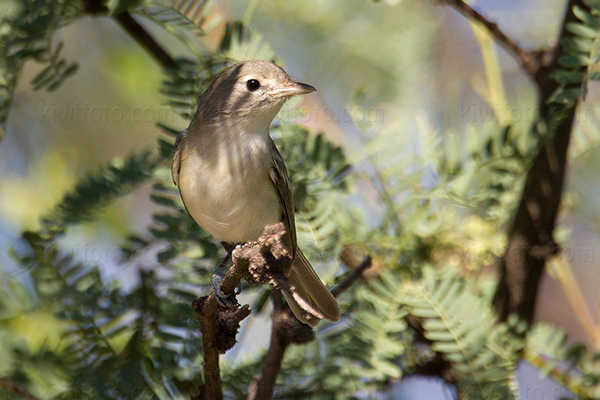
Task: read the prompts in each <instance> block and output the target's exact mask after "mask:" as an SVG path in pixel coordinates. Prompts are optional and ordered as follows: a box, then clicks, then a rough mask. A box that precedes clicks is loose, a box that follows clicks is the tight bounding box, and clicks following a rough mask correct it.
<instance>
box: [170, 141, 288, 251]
mask: <svg viewBox="0 0 600 400" xmlns="http://www.w3.org/2000/svg"><path fill="white" fill-rule="evenodd" d="M267 139H268V140H270V138H268V136H267ZM202 145H208V146H210V152H207V148H206V147H204V150H203V151H200V149H201V148H202V147H201V146H202ZM269 145H270V143H268V142H266V141H264V140H262V139H261V138H260V137H250V138H248V139H247V140H245V141H243V142H242V143H238V145H232V143H230V142H229V143H202V144H196V145H192V146H186V149H185V152H184V153H183V155H182V160H181V162H182V165H181V170H180V178H179V179H180V184H179V187H180V191H181V197H182V199H183V202H184V204H185V206H186V208H187V210H188V212H189V213H190V215H191V216H192V218H193V219H194V220H195V221H196V222H197V223H198V224H199V225H200V226H201V227H202V228H204V229H205V230H206V231H208V233H210V234H211V235H212V236H214V237H215V239H217V240H219V241H225V242H230V243H242V242H247V241H249V240H256V239H257V238H258V237H259V236H260V234H261V233H262V230H263V228H264V227H265V225H268V224H273V223H277V222H279V221H280V220H281V206H280V204H279V199H278V197H277V193H276V191H275V188H274V187H273V183H272V181H271V179H270V178H269V168H270V162H271V160H270V157H271V155H270V152H269V148H270V147H269Z"/></svg>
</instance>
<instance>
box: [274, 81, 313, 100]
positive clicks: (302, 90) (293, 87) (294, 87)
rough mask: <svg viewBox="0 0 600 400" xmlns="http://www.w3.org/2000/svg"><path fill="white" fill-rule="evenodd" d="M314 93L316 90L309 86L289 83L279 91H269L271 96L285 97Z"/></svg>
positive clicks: (300, 83)
mask: <svg viewBox="0 0 600 400" xmlns="http://www.w3.org/2000/svg"><path fill="white" fill-rule="evenodd" d="M316 91H317V89H315V88H314V87H312V86H310V85H307V84H306V83H302V82H294V81H290V82H289V83H288V84H287V85H285V86H284V87H283V88H281V89H275V90H271V91H270V92H269V94H270V95H272V96H278V97H279V96H281V97H287V96H296V95H300V94H308V93H312V92H316Z"/></svg>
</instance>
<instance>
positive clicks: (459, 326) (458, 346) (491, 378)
mask: <svg viewBox="0 0 600 400" xmlns="http://www.w3.org/2000/svg"><path fill="white" fill-rule="evenodd" d="M404 298H405V304H406V306H407V307H408V311H409V313H410V314H412V315H414V316H416V317H419V318H420V319H421V320H422V321H423V322H422V324H423V329H424V334H425V337H426V338H427V339H428V340H430V341H431V342H432V344H431V347H432V349H433V350H434V351H436V352H438V353H441V354H442V355H443V357H444V358H445V359H446V360H447V361H449V362H450V363H451V365H452V373H453V375H454V376H456V378H457V381H458V382H457V388H458V390H459V391H460V392H462V393H463V394H464V395H465V397H464V398H471V399H481V398H484V399H509V398H512V396H511V380H512V379H513V378H514V373H515V372H514V371H515V366H516V362H517V351H518V350H519V348H520V347H521V346H522V345H521V344H520V342H519V340H517V339H516V338H515V337H513V336H512V335H511V334H510V333H509V329H508V326H505V325H502V324H498V323H497V321H496V318H495V316H494V315H493V313H492V312H491V310H490V309H489V306H488V305H487V304H486V302H485V301H484V300H483V299H482V298H481V297H479V296H477V295H476V293H474V291H473V288H472V287H470V285H469V283H468V282H467V281H465V280H463V279H461V278H458V277H456V276H455V275H453V274H445V276H444V275H442V276H439V274H433V273H432V271H431V270H428V271H427V273H426V274H425V277H424V278H423V280H422V281H421V282H417V283H411V284H408V285H406V296H405V297H404Z"/></svg>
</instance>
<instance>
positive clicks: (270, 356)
mask: <svg viewBox="0 0 600 400" xmlns="http://www.w3.org/2000/svg"><path fill="white" fill-rule="evenodd" d="M371 264H372V262H371V257H370V256H367V257H366V258H365V259H364V261H363V262H362V263H360V265H358V266H357V267H356V268H354V269H353V270H352V271H351V272H350V273H349V274H348V276H346V278H345V279H344V280H343V281H342V282H340V283H339V284H338V285H337V286H336V287H335V288H333V289H332V290H331V294H333V295H334V296H335V297H338V296H339V295H340V294H342V293H343V292H344V291H346V290H347V289H348V288H349V287H350V286H352V284H353V283H354V282H355V281H356V280H357V279H358V278H359V277H361V275H362V273H363V272H364V271H365V270H366V269H367V268H369V267H370V266H371ZM313 339H314V331H313V330H312V328H310V327H309V326H308V325H305V324H302V323H300V322H299V321H298V320H297V319H296V317H294V315H293V314H292V312H291V310H290V308H289V307H288V306H287V305H285V304H284V303H283V300H282V297H281V291H280V290H277V289H276V290H274V291H273V326H272V328H271V343H270V344H269V349H268V350H267V354H266V357H265V365H264V367H263V370H262V372H261V374H260V375H259V376H257V377H256V378H254V380H253V381H252V383H251V384H250V387H249V390H248V397H247V400H268V399H271V398H272V396H273V391H274V389H275V382H276V381H277V376H278V375H279V372H280V371H281V363H282V362H283V357H284V355H285V352H286V350H287V348H288V347H289V346H290V345H291V344H306V343H309V342H311V341H312V340H313Z"/></svg>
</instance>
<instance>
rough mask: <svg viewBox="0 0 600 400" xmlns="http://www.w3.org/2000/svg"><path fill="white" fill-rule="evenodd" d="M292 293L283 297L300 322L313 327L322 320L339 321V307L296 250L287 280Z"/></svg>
mask: <svg viewBox="0 0 600 400" xmlns="http://www.w3.org/2000/svg"><path fill="white" fill-rule="evenodd" d="M288 282H289V284H290V287H291V289H292V293H291V294H290V293H285V292H284V296H285V299H286V301H287V303H288V304H289V306H290V308H291V310H292V312H293V313H294V315H295V316H296V318H298V319H299V320H300V321H302V322H304V323H305V324H308V325H310V326H315V325H316V324H317V323H318V322H319V320H321V319H322V318H327V319H328V320H330V321H334V322H335V321H337V320H339V319H340V306H339V305H338V303H337V301H336V300H335V297H333V295H332V294H331V293H330V292H329V290H327V288H326V287H325V285H323V282H321V279H320V278H319V276H318V275H317V273H316V272H315V271H314V269H313V268H312V267H311V265H310V263H309V262H308V260H307V259H306V257H304V254H302V251H300V249H298V251H297V253H296V258H295V259H294V263H293V265H292V272H291V274H290V276H289V278H288Z"/></svg>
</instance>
